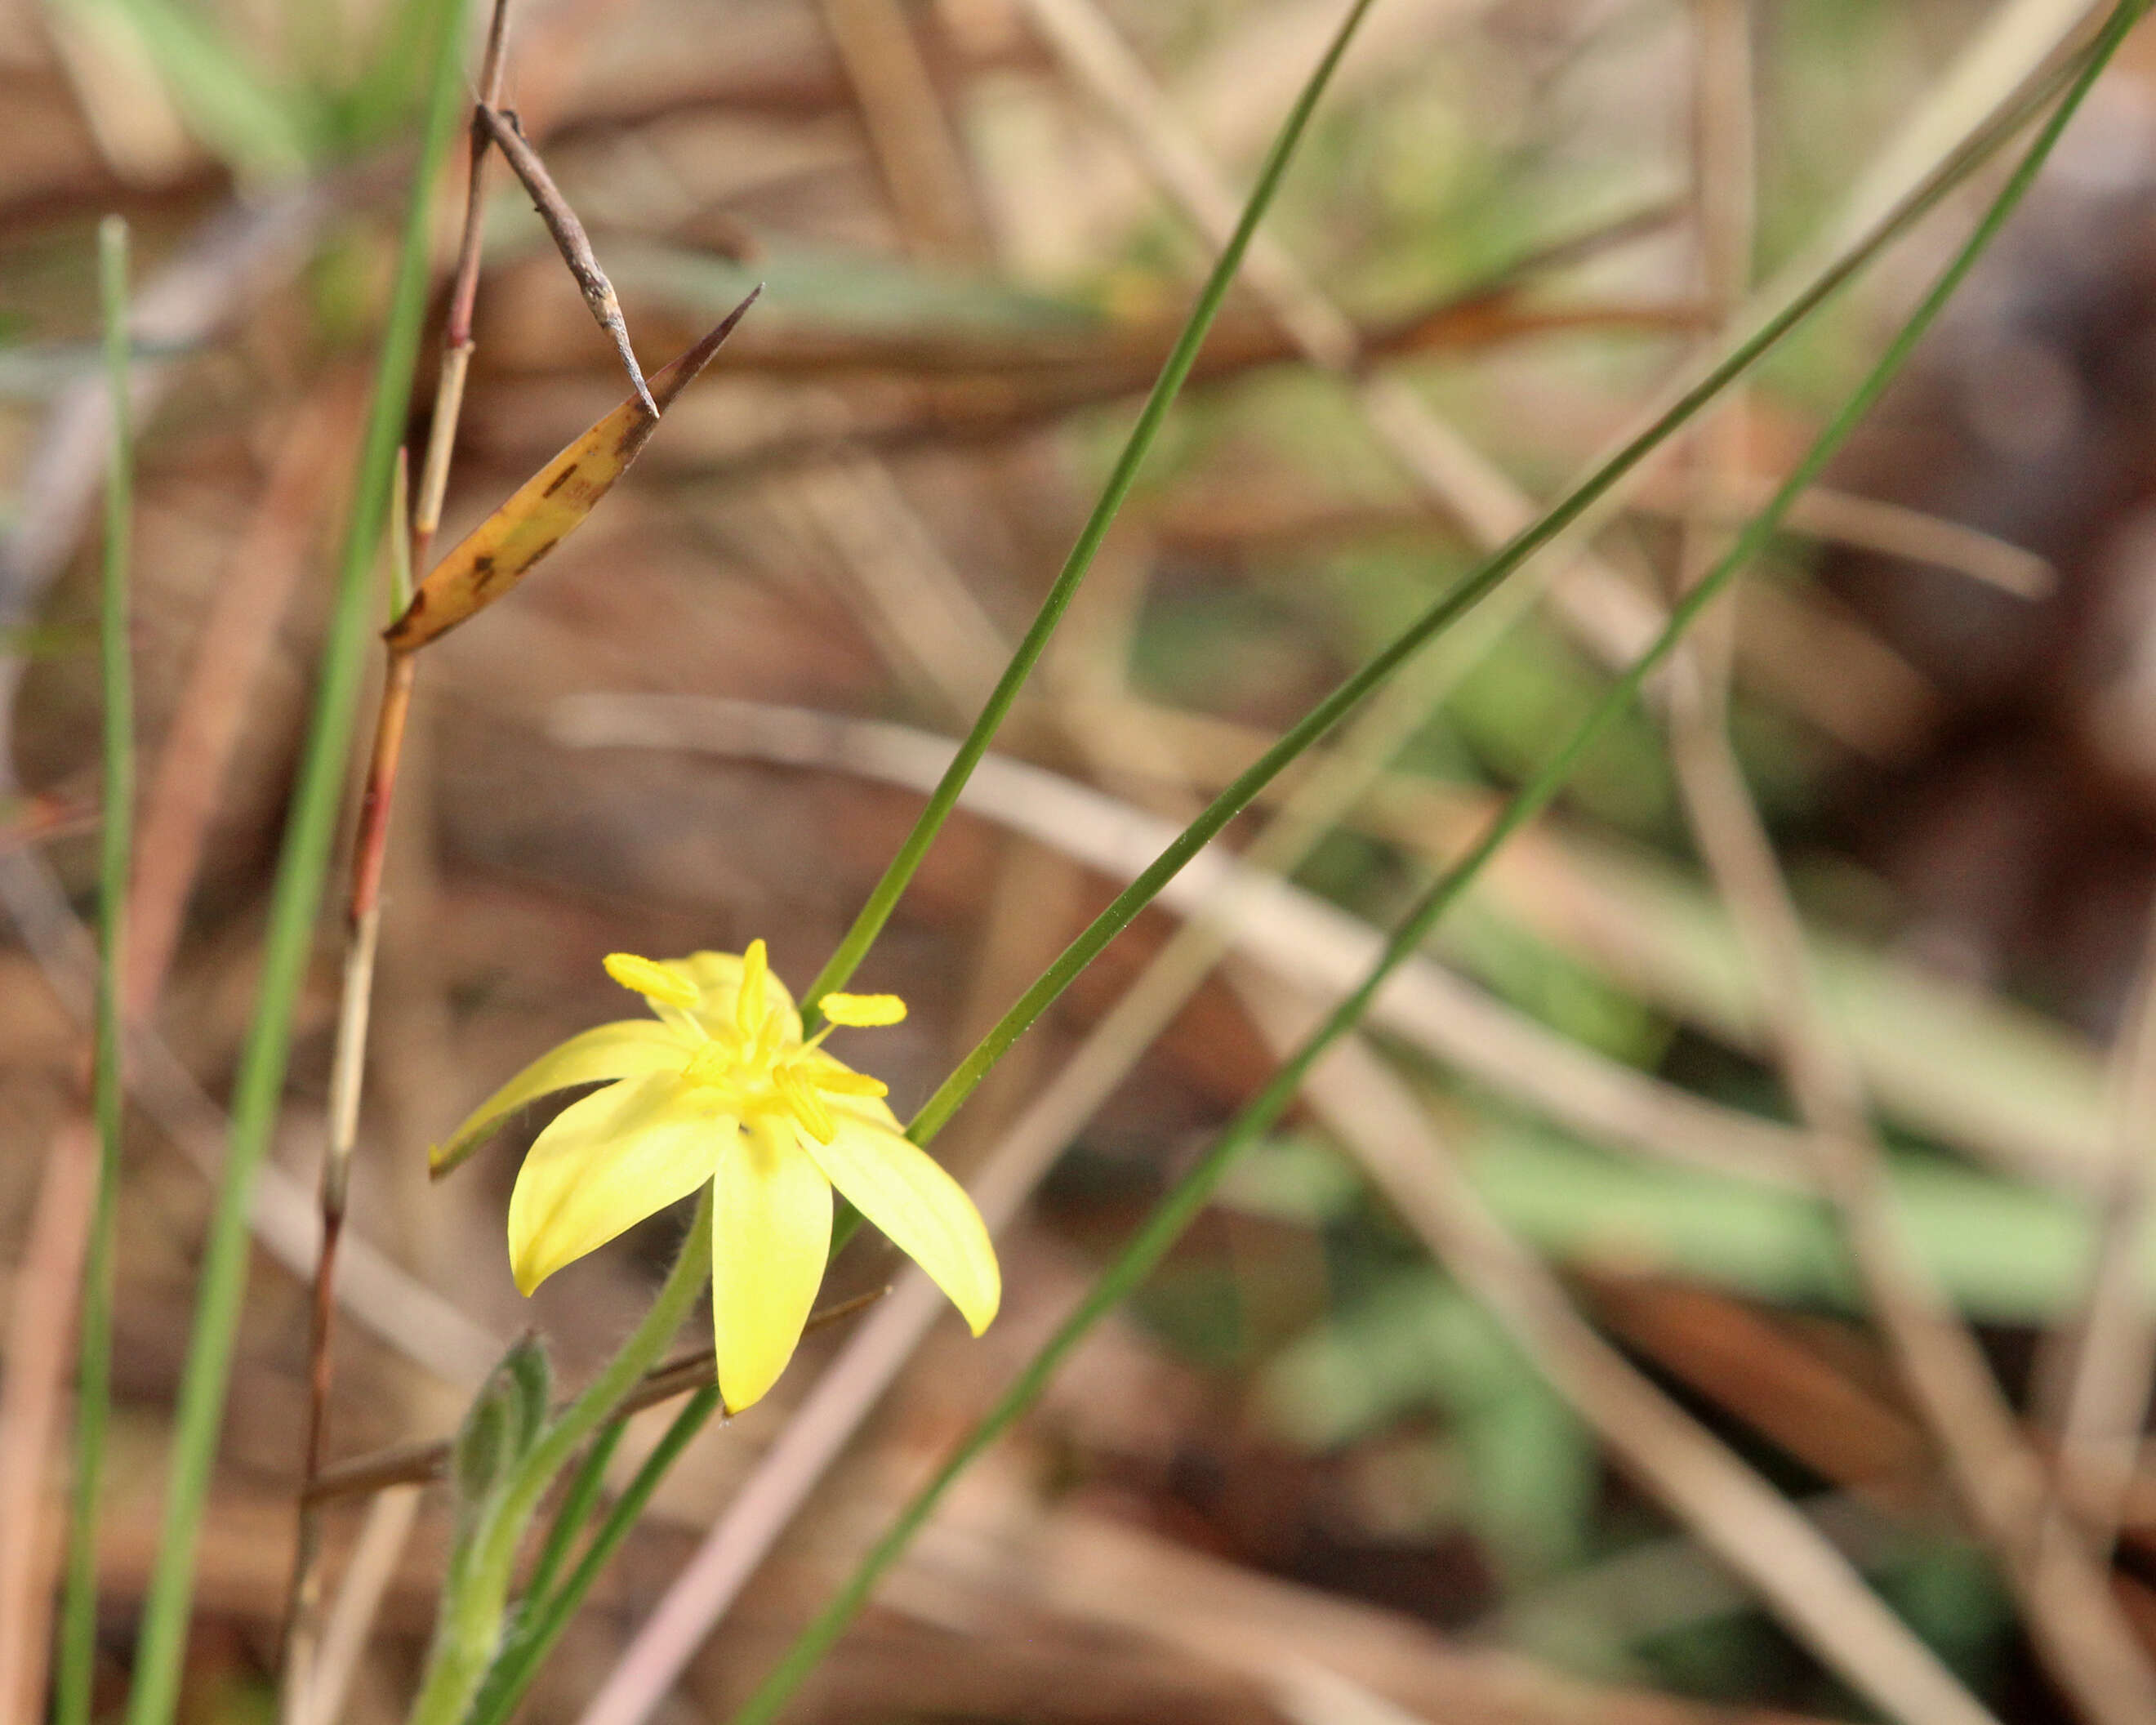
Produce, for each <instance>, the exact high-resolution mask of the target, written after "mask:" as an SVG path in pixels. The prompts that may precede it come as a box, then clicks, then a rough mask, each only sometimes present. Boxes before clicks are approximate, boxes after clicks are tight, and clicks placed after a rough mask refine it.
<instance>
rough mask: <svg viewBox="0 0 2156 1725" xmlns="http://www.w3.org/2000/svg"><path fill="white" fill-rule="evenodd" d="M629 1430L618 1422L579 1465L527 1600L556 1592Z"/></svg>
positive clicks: (534, 1571)
mask: <svg viewBox="0 0 2156 1725" xmlns="http://www.w3.org/2000/svg"><path fill="white" fill-rule="evenodd" d="M626 1430H629V1426H628V1423H627V1422H626V1421H625V1420H615V1421H614V1422H613V1425H609V1426H608V1427H607V1428H606V1429H605V1430H603V1431H601V1432H600V1433H599V1435H598V1436H597V1437H595V1438H593V1440H592V1446H591V1448H590V1449H588V1450H586V1451H585V1452H584V1459H583V1461H579V1462H578V1463H577V1471H576V1472H575V1474H573V1475H572V1476H571V1477H570V1480H569V1486H568V1489H567V1491H564V1492H562V1502H561V1503H560V1504H559V1505H558V1506H557V1507H556V1509H555V1511H554V1524H553V1526H552V1527H549V1528H548V1529H547V1543H545V1544H544V1545H542V1546H541V1547H540V1548H539V1558H538V1561H537V1562H536V1563H533V1564H532V1566H531V1575H530V1577H529V1578H528V1579H526V1582H525V1584H524V1596H525V1598H526V1599H544V1598H546V1596H547V1594H550V1593H552V1591H553V1590H554V1584H555V1582H556V1581H557V1579H560V1577H561V1574H562V1566H563V1565H564V1564H566V1563H567V1562H568V1561H569V1553H570V1552H571V1550H572V1549H573V1548H574V1547H575V1545H576V1543H577V1534H578V1533H580V1532H583V1526H584V1523H585V1522H587V1521H588V1520H589V1519H590V1518H591V1513H592V1510H593V1507H594V1506H595V1505H596V1504H597V1503H598V1501H599V1492H600V1491H601V1490H603V1488H604V1486H605V1485H606V1471H607V1464H608V1463H609V1462H610V1461H613V1452H614V1451H615V1450H617V1449H619V1447H620V1446H621V1435H622V1434H623V1433H624V1431H626Z"/></svg>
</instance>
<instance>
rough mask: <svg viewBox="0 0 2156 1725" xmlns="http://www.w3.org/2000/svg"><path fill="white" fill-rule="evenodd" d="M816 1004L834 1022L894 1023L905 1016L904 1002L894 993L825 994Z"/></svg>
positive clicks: (863, 1025)
mask: <svg viewBox="0 0 2156 1725" xmlns="http://www.w3.org/2000/svg"><path fill="white" fill-rule="evenodd" d="M817 1004H818V1006H819V1009H821V1010H822V1012H823V1014H824V1017H825V1018H827V1019H830V1021H831V1022H832V1023H833V1024H851V1025H856V1026H860V1027H864V1028H865V1027H867V1026H870V1025H875V1024H896V1023H898V1021H899V1020H900V1019H903V1018H904V1017H905V1016H906V1003H905V1002H904V1001H903V1000H901V999H899V998H898V996H897V995H896V994H826V995H825V996H824V998H823V999H821V1000H820V1001H819V1002H818V1003H817Z"/></svg>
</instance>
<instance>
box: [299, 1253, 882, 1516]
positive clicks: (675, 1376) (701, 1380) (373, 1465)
mask: <svg viewBox="0 0 2156 1725" xmlns="http://www.w3.org/2000/svg"><path fill="white" fill-rule="evenodd" d="M889 1291H890V1290H889V1289H888V1288H872V1289H870V1291H868V1292H867V1293H865V1294H856V1295H855V1296H854V1297H853V1298H851V1299H850V1300H841V1301H839V1302H838V1303H837V1304H836V1305H833V1306H826V1307H824V1308H823V1309H822V1310H821V1311H819V1312H811V1313H809V1315H808V1324H807V1325H806V1326H805V1327H803V1330H802V1334H803V1335H804V1336H807V1335H814V1333H815V1332H817V1331H819V1330H822V1329H828V1328H829V1327H830V1326H831V1325H833V1324H835V1323H843V1322H845V1320H846V1319H848V1318H850V1317H854V1316H855V1314H856V1313H858V1312H865V1311H866V1310H868V1308H869V1307H871V1306H873V1305H875V1303H876V1301H879V1300H880V1299H882V1298H883V1296H885V1294H886V1293H888V1292H889ZM718 1381H719V1380H718V1354H717V1353H716V1350H715V1349H712V1348H700V1349H698V1350H697V1351H696V1352H695V1353H685V1354H683V1355H681V1356H680V1358H677V1359H671V1360H669V1361H668V1362H667V1363H665V1365H663V1366H659V1367H655V1368H653V1369H652V1370H651V1371H649V1372H648V1373H645V1374H644V1381H643V1382H642V1383H641V1384H638V1385H637V1387H636V1388H635V1389H633V1390H631V1391H630V1392H629V1394H628V1396H627V1397H626V1398H624V1400H623V1402H622V1404H621V1406H620V1407H619V1409H616V1410H615V1412H616V1416H617V1417H619V1418H621V1419H627V1418H628V1417H629V1415H630V1414H640V1413H642V1412H643V1411H644V1409H646V1408H654V1407H656V1406H658V1405H659V1404H660V1403H661V1402H665V1401H671V1400H672V1399H674V1398H675V1396H677V1395H686V1394H688V1393H689V1392H690V1390H692V1389H703V1388H704V1387H705V1386H706V1385H707V1384H716V1383H717V1382H718ZM563 1405H564V1406H567V1404H566V1403H565V1404H563ZM450 1447H451V1445H450V1440H449V1439H447V1438H440V1439H436V1440H433V1441H431V1442H428V1443H421V1444H400V1445H398V1446H397V1447H396V1448H394V1449H391V1450H378V1451H377V1452H376V1453H375V1454H373V1455H362V1456H358V1457H357V1458H355V1459H354V1460H352V1461H345V1462H340V1463H339V1464H338V1465H337V1466H335V1467H330V1468H325V1469H324V1470H323V1471H321V1474H320V1475H318V1476H316V1479H315V1480H314V1481H313V1483H312V1484H311V1485H310V1486H308V1487H307V1500H308V1501H309V1502H314V1503H326V1502H329V1501H330V1500H331V1499H332V1498H336V1497H363V1496H365V1495H366V1494H367V1493H368V1492H370V1491H382V1490H385V1489H386V1488H388V1486H409V1485H424V1484H425V1483H427V1481H430V1480H438V1479H439V1478H441V1477H442V1476H443V1473H444V1471H446V1469H447V1468H448V1466H449V1450H450Z"/></svg>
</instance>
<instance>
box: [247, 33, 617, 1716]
mask: <svg viewBox="0 0 2156 1725" xmlns="http://www.w3.org/2000/svg"><path fill="white" fill-rule="evenodd" d="M508 39H509V0H495V7H494V12H493V15H492V17H491V19H490V23H489V24H488V28H487V38H486V50H485V58H484V60H483V62H482V64H481V66H480V86H479V87H480V96H479V100H478V101H477V102H476V104H475V110H474V118H473V122H472V129H471V135H470V146H469V147H470V167H469V173H468V177H467V182H466V187H465V198H466V203H465V218H464V225H463V231H462V237H461V239H460V240H459V246H458V254H457V263H456V270H455V274H454V276H453V278H452V280H451V285H450V290H449V321H448V323H447V325H446V326H445V327H444V336H443V356H442V373H441V378H440V381H439V383H438V385H437V395H436V410H435V415H434V423H433V424H432V426H431V428H430V429H429V434H428V445H427V454H426V459H425V460H424V461H423V463H422V465H421V468H420V474H421V479H420V495H419V497H418V500H417V502H416V506H415V509H414V515H413V521H411V522H410V523H409V524H407V523H404V522H403V521H398V522H396V523H394V524H393V527H392V530H391V531H393V532H397V533H400V534H401V533H403V532H404V531H407V526H409V531H410V533H411V539H410V542H409V554H410V556H411V558H412V567H413V568H414V570H415V571H416V570H418V569H421V568H423V567H424V562H423V559H424V557H425V556H426V553H427V551H428V549H429V547H430V546H431V544H432V542H433V539H434V530H435V527H436V526H437V524H438V523H439V521H440V519H441V506H442V497H443V494H444V490H445V488H446V486H447V484H448V478H449V456H450V452H451V450H452V449H454V447H455V444H456V435H457V425H458V423H459V417H460V414H461V410H462V407H463V400H464V379H465V371H466V369H467V367H469V365H470V357H471V348H472V338H471V312H472V306H473V304H474V301H475V298H476V296H477V294H478V287H479V269H480V200H481V194H482V193H483V191H484V189H485V166H486V146H487V131H486V128H485V126H484V124H483V116H485V115H486V114H487V113H489V112H490V109H491V105H492V104H494V103H495V102H498V101H500V99H501V90H502V85H503V80H504V79H505V77H506V72H507V60H508ZM616 318H617V321H619V311H617V313H616ZM625 339H626V338H625V337H624V341H625ZM629 367H630V369H631V372H634V368H635V361H634V357H633V356H632V357H631V358H630V359H629ZM636 382H637V388H638V389H639V392H641V390H642V388H643V378H642V377H641V376H640V375H639V376H638V377H637V378H636ZM417 670H418V663H417V660H416V657H415V655H413V654H410V653H403V652H398V651H395V650H392V651H391V653H390V654H389V655H388V666H387V669H386V670H385V673H384V676H383V682H382V696H381V700H380V702H379V705H378V706H377V709H376V713H375V726H374V741H373V744H372V748H371V749H370V751H369V754H368V762H367V779H366V783H365V786H364V788H363V790H362V796H361V800H360V814H359V826H358V830H357V833H356V834H354V836H353V839H352V891H351V897H350V901H349V903H348V905H347V907H346V930H345V954H344V973H343V979H342V986H341V995H340V999H339V1006H338V1016H337V1029H336V1043H335V1045H334V1051H333V1055H332V1058H331V1069H330V1119H329V1127H330V1136H329V1142H328V1145H327V1146H326V1148H325V1150H324V1153H323V1157H322V1173H321V1192H320V1205H321V1240H320V1244H319V1245H318V1246H317V1248H316V1256H315V1273H314V1289H313V1299H312V1303H311V1317H310V1326H309V1337H308V1370H307V1417H306V1421H305V1430H304V1435H303V1437H302V1440H301V1450H300V1481H301V1487H300V1513H299V1525H298V1528H297V1531H296V1533H295V1538H294V1542H293V1556H292V1585H291V1597H290V1604H289V1606H288V1608H287V1609H286V1612H285V1633H284V1640H283V1650H282V1657H281V1660H280V1666H279V1671H278V1717H279V1720H280V1725H326V1721H322V1720H321V1719H320V1718H319V1717H317V1716H316V1715H315V1714H313V1713H312V1712H311V1706H312V1703H313V1702H314V1700H315V1698H316V1696H317V1694H326V1690H325V1689H324V1688H323V1687H322V1686H319V1685H317V1683H316V1680H315V1672H314V1667H315V1659H316V1651H317V1649H318V1646H319V1644H320V1639H321V1611H322V1575H321V1522H320V1517H319V1516H318V1514H317V1513H316V1510H315V1509H314V1507H313V1501H312V1499H311V1497H309V1495H308V1491H307V1488H308V1487H309V1486H311V1484H312V1483H313V1481H315V1479H316V1476H318V1475H319V1474H320V1473H321V1469H322V1466H323V1463H324V1461H326V1459H327V1455H328V1443H329V1409H330V1394H331V1385H332V1383H333V1380H334V1377H335V1370H336V1368H335V1363H334V1361H335V1345H336V1309H337V1307H336V1266H337V1254H338V1247H339V1245H340V1243H341V1236H342V1235H343V1232H344V1223H345V1211H346V1202H347V1199H348V1194H349V1191H350V1184H351V1175H352V1153H353V1151H354V1150H355V1148H356V1147H357V1144H358V1142H359V1102H360V1092H361V1090H362V1086H363V1085H364V1083H365V1080H366V1069H367V1022H368V1017H369V1008H370V1005H371V1004H372V996H373V988H374V968H375V957H376V954H377V952H378V951H379V949H380V946H381V932H382V926H381V917H382V911H381V887H382V866H383V864H384V863H385V861H386V860H387V859H388V838H389V817H390V810H391V808H392V806H393V803H394V801H395V797H396V789H397V764H398V759H399V758H400V757H401V755H402V753H403V741H404V728H405V725H406V722H407V721H408V719H409V717H410V714H411V706H412V691H413V678H414V676H415V675H416V673H417ZM362 1639H363V1636H362Z"/></svg>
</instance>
